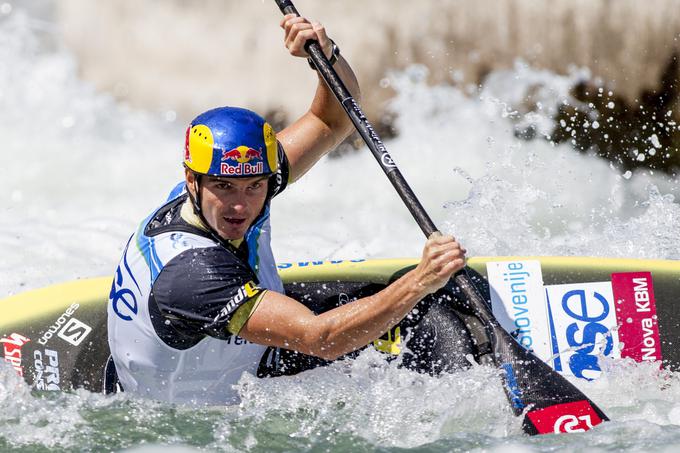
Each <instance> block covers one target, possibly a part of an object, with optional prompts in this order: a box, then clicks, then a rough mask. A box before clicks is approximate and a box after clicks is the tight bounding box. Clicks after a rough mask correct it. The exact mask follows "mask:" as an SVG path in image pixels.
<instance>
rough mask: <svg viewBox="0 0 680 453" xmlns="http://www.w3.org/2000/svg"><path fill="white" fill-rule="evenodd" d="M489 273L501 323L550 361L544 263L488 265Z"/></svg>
mask: <svg viewBox="0 0 680 453" xmlns="http://www.w3.org/2000/svg"><path fill="white" fill-rule="evenodd" d="M486 271H487V275H488V276H489V286H490V291H491V306H492V310H493V313H494V315H495V316H496V319H498V322H499V323H500V324H501V326H503V328H504V329H505V330H507V331H508V332H509V333H510V334H511V335H513V336H514V337H515V338H516V339H517V341H518V342H519V343H520V344H521V345H522V346H524V348H526V349H528V350H530V351H533V352H534V353H535V354H536V355H537V356H538V357H540V358H541V359H543V360H546V359H547V358H548V357H550V355H551V343H550V330H549V326H548V321H547V319H548V314H547V311H546V304H545V295H544V292H543V275H542V273H541V263H540V262H539V261H536V260H517V261H494V262H489V263H487V264H486Z"/></svg>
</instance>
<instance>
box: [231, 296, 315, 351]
mask: <svg viewBox="0 0 680 453" xmlns="http://www.w3.org/2000/svg"><path fill="white" fill-rule="evenodd" d="M317 322H318V318H317V317H316V315H315V314H314V313H313V312H312V311H311V310H310V309H309V308H307V307H305V306H304V305H302V304H301V303H300V302H298V301H296V300H294V299H291V298H290V297H288V296H285V295H283V294H281V293H277V292H275V291H266V292H265V293H264V294H263V295H262V297H261V299H260V300H259V303H258V304H257V306H256V307H255V309H254V311H253V312H252V313H251V315H250V317H249V318H248V320H247V321H246V322H245V324H244V325H243V327H242V328H241V330H240V332H239V336H240V337H241V338H244V339H246V340H248V341H251V342H253V343H258V344H262V345H267V346H277V347H282V348H286V349H293V350H296V351H299V352H305V353H307V352H309V350H308V346H306V342H307V341H306V339H307V338H309V334H313V332H314V331H315V329H316V323H317Z"/></svg>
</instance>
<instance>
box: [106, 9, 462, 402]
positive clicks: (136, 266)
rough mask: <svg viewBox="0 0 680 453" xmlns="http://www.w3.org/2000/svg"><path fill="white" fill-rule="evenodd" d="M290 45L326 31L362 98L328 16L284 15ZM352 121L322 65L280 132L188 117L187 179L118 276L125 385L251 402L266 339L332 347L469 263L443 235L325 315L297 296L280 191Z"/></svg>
mask: <svg viewBox="0 0 680 453" xmlns="http://www.w3.org/2000/svg"><path fill="white" fill-rule="evenodd" d="M281 26H282V28H283V29H284V31H285V37H284V41H285V46H286V48H287V49H288V51H289V52H290V53H291V54H292V55H293V56H296V57H307V54H306V52H305V50H304V43H305V42H306V41H307V40H309V39H316V40H318V42H319V44H320V45H321V47H322V48H323V50H324V53H325V54H326V56H327V57H328V58H329V60H330V61H331V63H332V64H333V65H334V67H335V69H336V70H337V72H338V73H339V75H340V76H341V78H342V79H343V81H344V82H345V84H346V85H347V87H348V88H349V89H350V91H351V92H352V93H353V95H354V96H355V97H356V96H358V94H359V87H358V84H357V80H356V77H355V76H354V73H353V72H352V70H351V68H350V67H349V65H348V64H347V62H346V61H345V59H344V58H343V57H342V55H340V53H339V50H338V48H337V46H335V44H334V43H333V41H332V40H330V39H329V38H328V36H327V34H326V31H325V29H324V27H323V26H322V25H321V24H319V23H313V22H310V21H309V20H307V19H306V18H302V17H296V16H293V15H288V16H285V17H284V18H283V20H282V22H281ZM351 130H352V125H351V123H350V122H349V121H348V119H347V117H346V115H345V114H344V112H343V110H342V108H341V106H340V105H339V104H338V103H337V102H336V101H335V99H334V97H333V95H332V93H331V92H330V91H329V90H328V89H327V87H326V85H325V83H324V82H323V81H322V80H321V79H320V78H319V82H318V85H317V88H316V94H315V96H314V99H313V101H312V104H311V106H310V108H309V110H308V111H307V112H306V113H305V114H304V115H303V116H302V117H300V118H299V119H298V120H297V121H295V122H294V123H293V124H291V125H290V126H288V127H286V128H285V129H283V130H282V131H280V132H279V133H275V132H274V130H273V129H272V127H271V126H270V125H269V124H268V123H267V122H265V120H264V119H263V118H261V117H260V116H259V115H257V114H256V113H254V112H251V111H249V110H246V109H240V108H235V107H219V108H215V109H212V110H209V111H207V112H205V113H203V114H201V115H199V116H198V117H196V118H195V119H194V120H193V121H192V122H191V124H190V126H189V128H188V129H187V134H186V143H185V150H184V167H185V181H183V182H182V183H181V184H180V185H178V187H176V188H175V190H173V191H172V193H171V194H170V196H169V198H168V200H167V202H166V203H164V204H163V205H162V206H161V207H160V208H158V209H156V210H155V211H153V213H152V214H151V215H149V216H148V217H147V218H146V219H144V220H143V221H142V222H141V224H140V225H139V227H138V229H137V231H136V232H135V234H134V235H133V236H132V237H131V238H130V240H129V242H128V244H127V246H126V248H125V251H124V253H123V257H122V259H121V261H120V264H119V266H118V268H117V270H116V274H115V277H114V281H113V285H112V289H111V293H110V300H109V305H108V335H109V345H110V348H111V353H112V357H113V360H114V363H115V367H116V370H117V374H118V378H119V380H120V383H121V385H122V387H123V389H124V390H125V391H127V392H132V393H134V394H137V395H140V396H143V397H148V398H153V399H158V400H163V401H170V402H180V403H196V404H229V403H233V402H237V401H238V395H237V392H236V390H234V388H233V387H234V384H235V383H236V382H237V381H238V380H239V378H240V377H241V376H242V374H243V373H244V372H250V373H253V374H255V373H256V370H257V368H258V366H259V365H260V362H261V360H262V357H263V354H264V352H265V350H266V349H267V347H270V346H275V347H280V348H286V349H290V350H294V351H299V352H301V353H304V354H307V355H310V356H315V357H319V358H321V359H324V360H333V359H335V358H337V357H340V356H342V355H344V354H347V353H349V352H351V351H355V350H357V349H359V348H362V347H364V346H365V345H367V344H369V343H370V342H372V341H373V340H375V339H376V338H378V337H380V336H381V335H382V334H383V333H384V332H386V331H388V330H389V329H390V328H392V327H393V326H394V325H396V324H397V323H398V322H399V321H400V320H401V319H402V318H404V316H406V315H407V314H408V313H409V311H410V310H411V309H412V308H413V307H414V306H415V305H416V304H417V303H418V302H419V301H420V300H421V299H423V298H424V297H425V296H427V295H428V294H430V293H433V292H435V291H436V290H438V289H439V288H441V287H442V286H443V285H445V284H446V283H447V282H448V280H449V278H450V277H451V276H452V274H453V273H454V272H456V271H457V270H459V269H461V268H462V267H463V266H464V263H465V250H464V249H463V248H462V247H461V245H460V244H459V243H458V242H457V241H456V240H455V239H454V238H453V237H451V236H444V235H441V234H438V233H436V234H435V235H433V236H432V237H430V238H429V239H428V240H427V242H426V243H425V246H424V248H423V252H422V260H421V261H420V263H419V264H418V266H417V267H416V268H415V269H413V270H412V271H410V272H409V273H407V274H406V275H404V276H403V277H401V278H400V279H399V280H397V281H396V282H394V283H392V284H391V285H389V286H388V287H386V288H385V289H384V290H382V291H380V292H378V293H376V294H375V295H372V296H370V297H365V298H362V299H359V300H356V301H354V302H351V303H348V304H345V305H342V306H340V307H338V308H334V309H332V310H329V311H327V312H325V313H323V314H321V315H315V314H314V313H312V312H311V311H310V310H309V309H308V308H307V307H305V306H304V305H303V304H302V303H300V302H298V301H296V300H293V299H291V298H289V297H287V296H286V295H285V294H284V291H283V285H282V283H281V280H280V279H279V277H278V274H277V269H276V265H275V261H274V256H273V253H272V251H271V246H270V219H269V216H270V211H269V205H270V201H271V199H272V198H273V197H275V196H276V195H278V194H280V193H281V192H282V191H283V190H284V189H285V188H286V185H287V184H288V183H289V182H293V181H296V180H297V179H299V178H300V177H301V176H302V175H303V174H304V173H305V172H306V171H307V170H309V169H310V168H311V167H312V166H313V165H314V164H315V163H316V162H317V161H318V160H319V159H320V158H321V157H322V156H323V155H324V154H326V153H327V152H329V151H330V150H332V149H333V148H334V147H336V146H337V145H338V144H339V143H340V142H341V141H342V140H344V139H345V138H346V137H347V136H348V135H349V133H350V132H351Z"/></svg>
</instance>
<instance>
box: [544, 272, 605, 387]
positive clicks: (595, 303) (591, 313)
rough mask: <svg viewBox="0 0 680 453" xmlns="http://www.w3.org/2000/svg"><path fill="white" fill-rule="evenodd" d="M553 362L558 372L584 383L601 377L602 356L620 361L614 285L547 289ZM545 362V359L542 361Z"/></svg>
mask: <svg viewBox="0 0 680 453" xmlns="http://www.w3.org/2000/svg"><path fill="white" fill-rule="evenodd" d="M545 294H546V300H547V302H548V320H549V323H550V331H551V342H552V358H551V360H550V361H549V362H548V363H549V365H551V366H552V367H553V368H554V369H555V370H556V371H559V372H561V373H563V374H567V375H572V376H576V377H579V378H583V379H595V378H597V377H598V376H599V375H600V372H601V369H600V365H599V363H598V358H599V357H600V356H610V357H618V352H619V349H618V344H619V339H618V335H617V332H616V325H617V319H616V310H615V309H614V296H613V293H612V285H611V282H593V283H573V284H566V285H551V286H546V287H545ZM541 358H543V357H541Z"/></svg>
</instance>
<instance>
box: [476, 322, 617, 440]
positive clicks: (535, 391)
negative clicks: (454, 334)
mask: <svg viewBox="0 0 680 453" xmlns="http://www.w3.org/2000/svg"><path fill="white" fill-rule="evenodd" d="M489 327H490V328H491V331H492V334H493V336H494V337H495V338H494V339H493V342H494V353H495V361H496V363H497V365H498V366H499V367H500V368H501V370H502V371H503V379H504V383H505V391H506V394H507V395H508V399H509V400H510V403H511V404H512V407H513V411H514V412H515V414H516V415H520V414H522V413H524V412H525V411H526V413H524V420H523V422H522V429H523V430H524V432H526V433H527V434H530V435H535V434H550V433H571V432H581V431H588V430H589V429H591V428H593V427H594V426H597V425H598V424H600V423H602V422H603V421H607V420H609V419H608V418H607V416H606V415H605V414H604V412H602V410H600V408H599V407H597V406H596V405H595V403H593V402H592V401H591V400H590V399H588V397H586V396H585V395H584V394H583V392H581V391H580V390H579V389H578V388H576V386H574V385H573V384H572V383H571V382H569V381H568V380H567V379H566V378H565V377H564V376H562V375H561V374H559V373H557V372H555V371H554V370H553V369H552V368H550V366H548V365H547V364H545V363H544V362H543V361H542V360H540V359H539V358H537V357H536V356H535V355H533V354H532V353H530V352H529V351H527V350H525V349H524V348H523V347H522V346H521V345H519V344H518V343H517V342H516V341H515V339H514V338H512V337H511V336H510V335H509V334H508V333H507V332H506V331H505V330H503V329H502V328H501V327H500V326H499V325H498V324H497V323H491V325H490V326H489ZM527 408H528V410H527Z"/></svg>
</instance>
